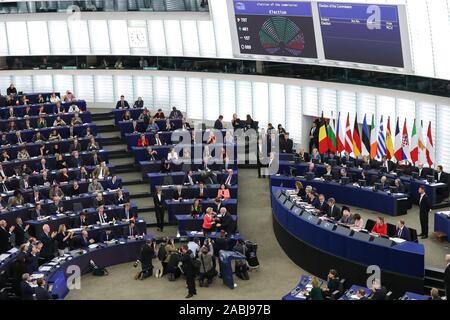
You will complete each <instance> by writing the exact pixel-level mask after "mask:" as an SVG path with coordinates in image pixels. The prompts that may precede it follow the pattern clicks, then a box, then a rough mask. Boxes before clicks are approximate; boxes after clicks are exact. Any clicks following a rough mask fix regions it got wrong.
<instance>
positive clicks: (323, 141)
mask: <svg viewBox="0 0 450 320" xmlns="http://www.w3.org/2000/svg"><path fill="white" fill-rule="evenodd" d="M327 151H328V138H327V125H326V123H325V120H324V118H323V112H322V118H321V120H320V128H319V153H320V154H324V153H325V152H327Z"/></svg>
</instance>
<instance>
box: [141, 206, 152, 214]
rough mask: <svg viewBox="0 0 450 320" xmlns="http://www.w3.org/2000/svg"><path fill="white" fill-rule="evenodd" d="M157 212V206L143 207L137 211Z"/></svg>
mask: <svg viewBox="0 0 450 320" xmlns="http://www.w3.org/2000/svg"><path fill="white" fill-rule="evenodd" d="M143 212H155V207H141V208H138V209H137V213H143Z"/></svg>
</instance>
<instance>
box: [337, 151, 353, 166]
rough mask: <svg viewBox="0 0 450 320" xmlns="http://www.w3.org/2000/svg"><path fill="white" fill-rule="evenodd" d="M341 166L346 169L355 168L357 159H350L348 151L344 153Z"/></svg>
mask: <svg viewBox="0 0 450 320" xmlns="http://www.w3.org/2000/svg"><path fill="white" fill-rule="evenodd" d="M340 162H341V165H343V166H346V167H354V166H355V159H353V158H352V157H350V155H349V154H348V153H347V151H345V152H344V155H343V156H342V157H341V159H340Z"/></svg>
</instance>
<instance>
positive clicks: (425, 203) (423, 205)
mask: <svg viewBox="0 0 450 320" xmlns="http://www.w3.org/2000/svg"><path fill="white" fill-rule="evenodd" d="M430 212H431V205H430V201H429V200H428V196H427V194H426V193H425V187H424V186H420V187H419V215H420V227H421V229H422V232H421V233H420V234H419V236H421V237H422V239H426V238H428V214H429V213H430Z"/></svg>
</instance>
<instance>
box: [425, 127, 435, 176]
mask: <svg viewBox="0 0 450 320" xmlns="http://www.w3.org/2000/svg"><path fill="white" fill-rule="evenodd" d="M426 154H427V162H428V165H429V166H430V168H431V166H432V165H433V163H434V145H433V137H432V136H431V121H430V122H429V123H428V131H427V150H426Z"/></svg>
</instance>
